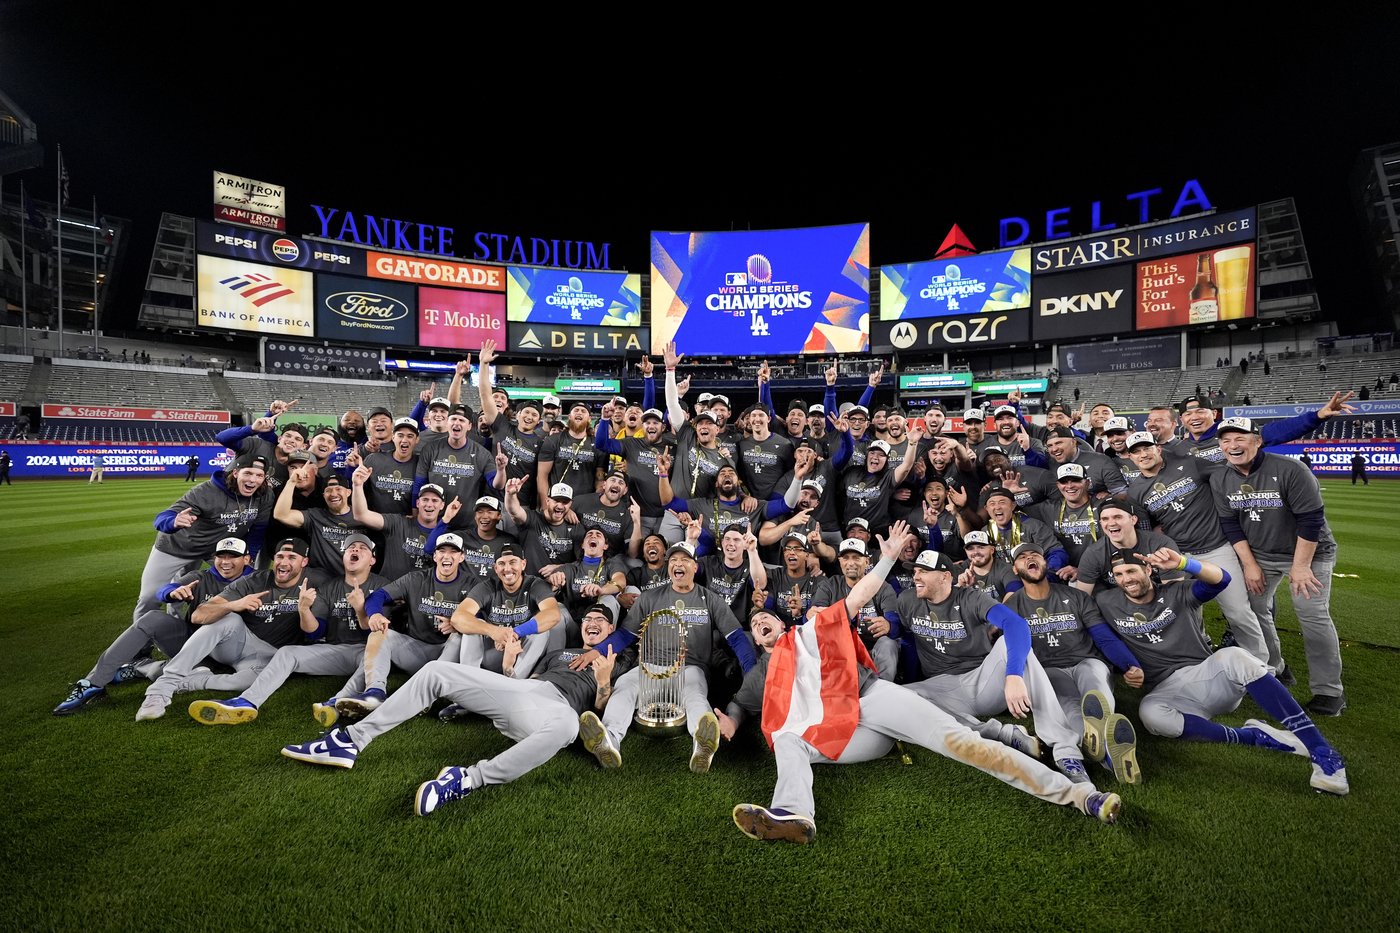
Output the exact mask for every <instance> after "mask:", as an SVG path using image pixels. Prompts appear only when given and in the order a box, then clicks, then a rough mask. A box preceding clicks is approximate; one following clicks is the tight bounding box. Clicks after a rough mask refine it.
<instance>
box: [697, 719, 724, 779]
mask: <svg viewBox="0 0 1400 933" xmlns="http://www.w3.org/2000/svg"><path fill="white" fill-rule="evenodd" d="M717 751H719V719H718V717H716V716H715V714H714V713H706V714H705V715H703V716H701V717H700V722H699V723H697V724H696V726H695V742H694V747H693V748H692V749H691V752H690V770H691V771H692V772H693V773H695V774H707V773H709V770H710V762H712V761H714V760H715V752H717Z"/></svg>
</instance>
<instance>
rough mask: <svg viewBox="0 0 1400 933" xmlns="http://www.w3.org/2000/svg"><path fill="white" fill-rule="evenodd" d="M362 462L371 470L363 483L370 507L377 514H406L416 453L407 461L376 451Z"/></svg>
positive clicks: (411, 492)
mask: <svg viewBox="0 0 1400 933" xmlns="http://www.w3.org/2000/svg"><path fill="white" fill-rule="evenodd" d="M364 464H365V466H367V467H369V468H370V469H372V470H373V471H374V473H373V475H371V476H370V478H369V481H368V482H366V483H365V499H366V500H367V501H368V503H369V507H370V510H371V511H374V512H378V513H380V514H381V515H407V514H408V513H409V512H412V511H413V477H414V476H415V475H417V472H418V455H417V454H416V453H415V454H414V455H413V456H412V457H409V458H408V460H407V461H402V460H396V459H394V455H393V454H390V453H385V452H384V451H380V452H378V453H373V454H368V455H367V456H365V458H364Z"/></svg>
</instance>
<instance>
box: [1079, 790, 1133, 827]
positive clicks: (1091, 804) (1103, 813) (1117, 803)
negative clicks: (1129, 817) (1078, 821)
mask: <svg viewBox="0 0 1400 933" xmlns="http://www.w3.org/2000/svg"><path fill="white" fill-rule="evenodd" d="M1122 809H1123V799H1122V798H1121V797H1119V796H1118V795H1117V794H1113V793H1108V792H1107V791H1095V792H1094V793H1092V794H1090V795H1089V796H1088V798H1086V799H1085V801H1084V812H1085V813H1087V814H1088V815H1089V816H1092V817H1093V818H1094V819H1096V820H1098V821H1099V822H1100V823H1116V822H1118V812H1119V811H1120V810H1122Z"/></svg>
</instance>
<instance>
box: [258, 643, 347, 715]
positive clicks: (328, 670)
mask: <svg viewBox="0 0 1400 933" xmlns="http://www.w3.org/2000/svg"><path fill="white" fill-rule="evenodd" d="M364 653H365V646H364V645H287V646H286V647H283V648H278V649H277V653H276V654H275V655H273V656H272V660H271V661H269V662H268V665H267V667H265V668H263V669H262V672H261V673H260V674H258V677H257V679H256V680H254V681H253V683H252V685H251V686H250V687H248V689H247V690H244V691H243V694H242V696H243V699H245V700H247V701H248V702H249V703H252V704H253V705H254V706H259V707H260V706H262V705H263V704H264V703H266V702H267V698H268V697H270V696H272V694H273V693H274V692H276V690H277V688H278V687H280V686H282V685H283V684H284V683H286V682H287V678H288V677H290V676H292V674H294V673H297V672H300V673H302V674H350V673H353V672H354V670H355V668H356V667H358V666H359V664H360V659H361V658H363V657H364Z"/></svg>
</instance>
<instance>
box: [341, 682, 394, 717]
mask: <svg viewBox="0 0 1400 933" xmlns="http://www.w3.org/2000/svg"><path fill="white" fill-rule="evenodd" d="M383 702H384V691H383V690H380V689H379V688H378V687H370V688H369V689H368V690H366V691H365V692H364V693H357V694H356V695H355V696H352V697H339V698H337V699H336V701H335V711H336V712H337V713H338V714H340V718H341V719H343V720H345V721H346V722H358V721H359V720H361V719H364V718H365V717H366V716H368V715H369V714H370V713H372V712H374V711H375V710H376V709H378V708H379V704H381V703H383Z"/></svg>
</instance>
